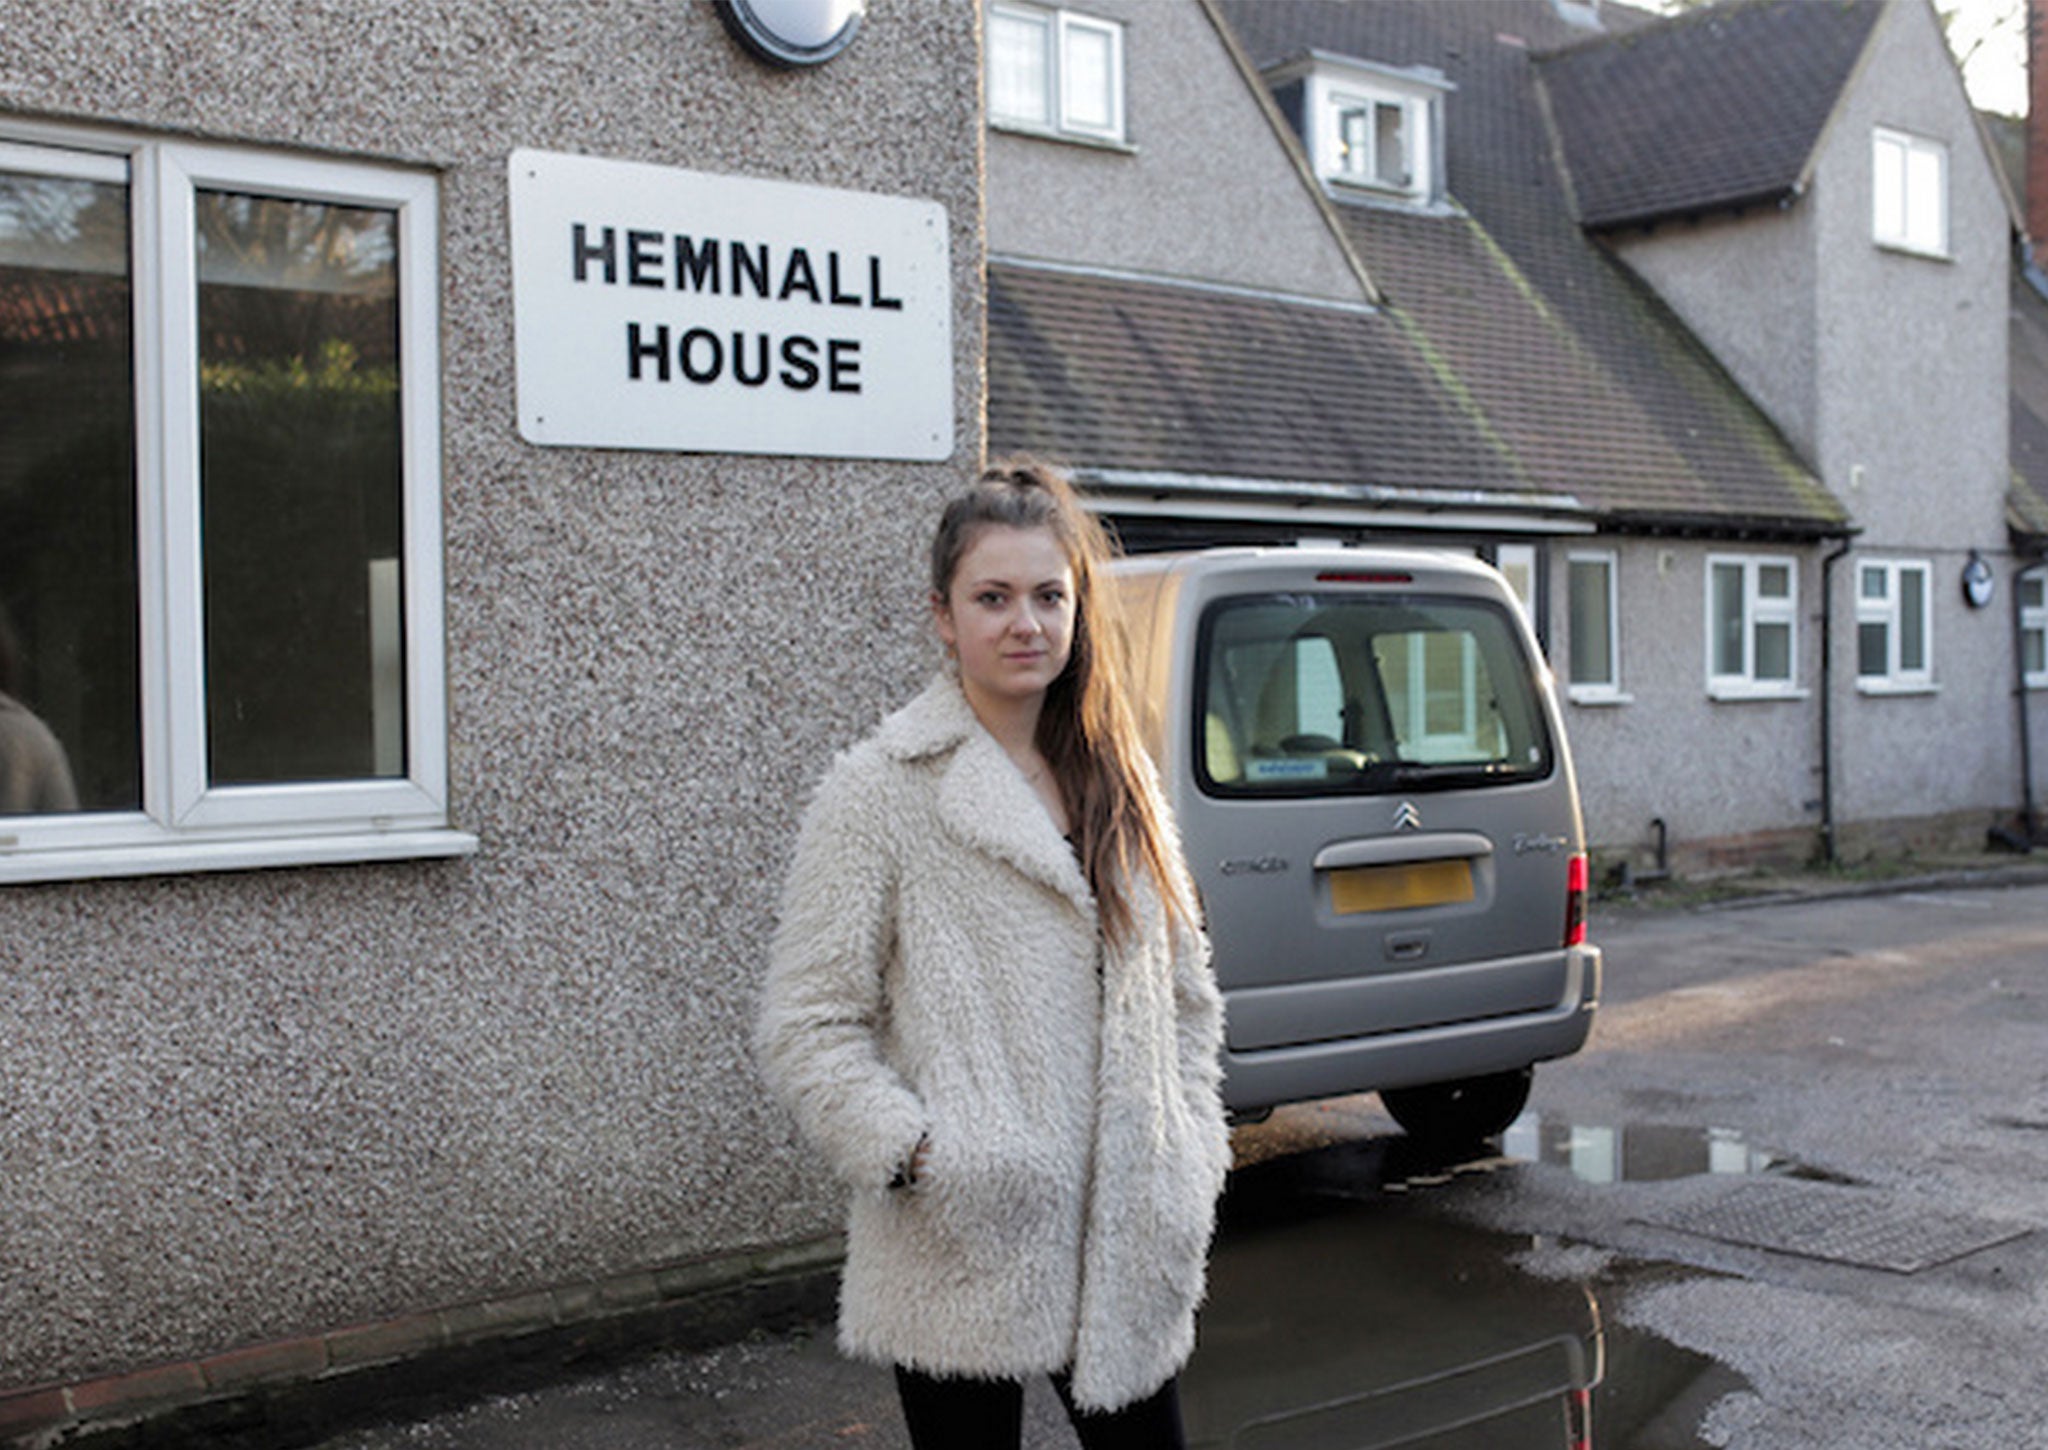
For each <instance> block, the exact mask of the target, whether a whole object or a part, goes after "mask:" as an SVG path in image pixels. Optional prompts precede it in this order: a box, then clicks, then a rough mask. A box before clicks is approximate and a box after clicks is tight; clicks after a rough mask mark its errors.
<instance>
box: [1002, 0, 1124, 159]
mask: <svg viewBox="0 0 2048 1450" xmlns="http://www.w3.org/2000/svg"><path fill="white" fill-rule="evenodd" d="M988 115H989V120H990V121H991V122H992V123H994V124H996V125H999V126H1008V127H1013V128H1018V129H1022V130H1028V131H1040V132H1045V133H1048V134H1052V135H1061V136H1070V137H1078V138H1082V139H1086V140H1091V141H1110V142H1118V143H1121V142H1122V141H1123V140H1124V28H1123V26H1122V25H1120V24H1118V23H1117V22H1116V21H1113V20H1103V19H1100V18H1098V17H1096V16H1092V15H1081V14H1077V13H1075V12H1073V11H1070V10H1052V9H1043V8H1040V7H1038V6H1027V5H991V6H990V7H989V10H988Z"/></svg>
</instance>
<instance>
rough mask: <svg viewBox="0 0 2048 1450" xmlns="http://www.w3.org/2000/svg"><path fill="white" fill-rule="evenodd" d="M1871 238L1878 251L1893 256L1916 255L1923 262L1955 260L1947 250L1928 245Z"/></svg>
mask: <svg viewBox="0 0 2048 1450" xmlns="http://www.w3.org/2000/svg"><path fill="white" fill-rule="evenodd" d="M1871 240H1872V242H1873V243H1874V244H1875V245H1876V247H1877V249H1878V250H1879V251H1880V252H1890V253H1892V254H1893V255H1895V256H1900V257H1918V258H1919V259H1920V260H1921V261H1923V262H1953V261H1954V260H1955V257H1954V256H1953V255H1952V254H1950V253H1948V252H1940V251H1935V250H1934V249H1932V248H1930V247H1916V246H1914V245H1913V244H1912V243H1910V242H1892V241H1886V240H1885V239H1884V238H1883V237H1873V238H1872V239H1871Z"/></svg>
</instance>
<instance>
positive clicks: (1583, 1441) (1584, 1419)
mask: <svg viewBox="0 0 2048 1450" xmlns="http://www.w3.org/2000/svg"><path fill="white" fill-rule="evenodd" d="M1564 1413H1565V1433H1566V1434H1567V1435H1569V1436H1570V1437H1571V1447H1572V1450H1593V1392H1592V1391H1591V1390H1568V1391H1566V1398H1565V1412H1564Z"/></svg>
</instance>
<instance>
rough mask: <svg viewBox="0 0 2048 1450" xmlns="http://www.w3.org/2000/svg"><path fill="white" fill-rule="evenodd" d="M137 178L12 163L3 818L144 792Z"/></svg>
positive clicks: (2, 200)
mask: <svg viewBox="0 0 2048 1450" xmlns="http://www.w3.org/2000/svg"><path fill="white" fill-rule="evenodd" d="M128 250H129V248H128V189H127V187H125V186H123V185H121V184H120V183H118V182H110V181H85V180H74V179H69V178H56V177H46V176H33V175H27V174H22V173H16V172H0V416H4V418H5V420H6V421H5V424H4V426H0V697H5V698H4V699H0V815H6V814H26V813H31V812H42V811H56V810H70V809H74V808H81V807H82V808H83V809H86V810H132V809H135V808H136V807H138V806H140V805H141V803H142V763H141V762H142V745H141V703H140V684H139V658H140V656H139V644H138V633H137V628H138V626H137V617H138V615H137V607H138V592H137V586H136V573H135V557H136V542H135V422H134V420H135V398H134V385H133V381H132V379H133V366H132V334H131V330H130V327H131V324H130V312H131V290H130V286H129V275H128Z"/></svg>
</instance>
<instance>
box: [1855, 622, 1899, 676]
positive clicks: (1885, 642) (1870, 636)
mask: <svg viewBox="0 0 2048 1450" xmlns="http://www.w3.org/2000/svg"><path fill="white" fill-rule="evenodd" d="M1891 633H1892V631H1891V626H1890V625H1888V624H1859V625H1857V626H1856V673H1857V674H1859V675H1862V676H1863V677H1864V678H1866V679H1871V678H1876V679H1882V678H1883V677H1884V676H1886V675H1889V674H1890V673H1891V672H1892V660H1891V648H1892V646H1891Z"/></svg>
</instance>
